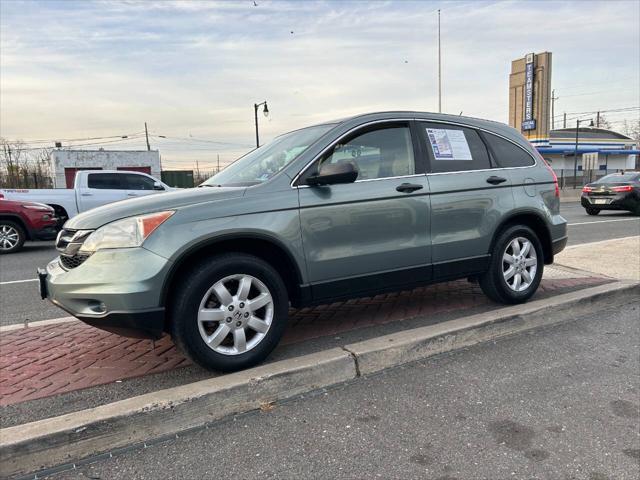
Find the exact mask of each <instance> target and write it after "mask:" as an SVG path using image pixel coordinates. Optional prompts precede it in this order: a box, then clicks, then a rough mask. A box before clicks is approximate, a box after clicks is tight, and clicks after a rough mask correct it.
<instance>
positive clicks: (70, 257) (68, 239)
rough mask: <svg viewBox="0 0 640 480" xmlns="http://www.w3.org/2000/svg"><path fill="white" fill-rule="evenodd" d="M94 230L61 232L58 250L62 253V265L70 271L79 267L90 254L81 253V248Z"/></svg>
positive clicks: (65, 230) (66, 230)
mask: <svg viewBox="0 0 640 480" xmlns="http://www.w3.org/2000/svg"><path fill="white" fill-rule="evenodd" d="M91 233H92V230H71V229H64V230H61V231H60V233H59V234H58V238H57V239H56V249H57V250H58V252H60V265H62V267H63V268H65V269H67V270H70V269H72V268H76V267H79V266H80V265H82V263H83V262H84V261H85V260H86V259H87V258H89V256H90V254H84V253H80V252H79V250H80V247H82V244H83V243H84V241H85V240H86V239H87V237H88V236H89V235H91Z"/></svg>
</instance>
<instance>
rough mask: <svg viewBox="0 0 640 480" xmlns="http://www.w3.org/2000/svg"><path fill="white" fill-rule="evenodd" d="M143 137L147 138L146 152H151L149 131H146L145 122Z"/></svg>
mask: <svg viewBox="0 0 640 480" xmlns="http://www.w3.org/2000/svg"><path fill="white" fill-rule="evenodd" d="M144 135H145V137H146V138H147V151H149V150H151V145H149V130H147V122H144Z"/></svg>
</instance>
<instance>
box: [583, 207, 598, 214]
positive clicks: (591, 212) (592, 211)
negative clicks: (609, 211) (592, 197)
mask: <svg viewBox="0 0 640 480" xmlns="http://www.w3.org/2000/svg"><path fill="white" fill-rule="evenodd" d="M585 210H586V211H587V215H598V214H599V213H600V210H599V209H597V208H593V207H587V208H585Z"/></svg>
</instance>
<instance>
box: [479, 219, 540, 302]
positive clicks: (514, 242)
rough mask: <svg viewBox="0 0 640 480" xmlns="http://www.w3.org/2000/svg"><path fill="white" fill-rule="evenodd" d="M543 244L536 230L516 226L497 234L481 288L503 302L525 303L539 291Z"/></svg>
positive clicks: (482, 278) (495, 299) (494, 298)
mask: <svg viewBox="0 0 640 480" xmlns="http://www.w3.org/2000/svg"><path fill="white" fill-rule="evenodd" d="M543 255H544V254H543V251H542V245H541V243H540V240H539V239H538V236H537V235H536V234H535V232H534V231H533V230H531V229H530V228H529V227H527V226H525V225H514V226H511V227H509V228H507V229H506V230H504V231H503V232H501V233H500V234H499V235H498V238H497V239H496V241H495V244H494V247H493V251H492V254H491V261H490V265H489V269H488V270H487V271H486V272H485V273H484V274H483V275H481V276H480V278H479V283H480V287H481V288H482V291H483V292H484V293H485V295H487V296H488V297H489V298H490V299H492V300H494V301H496V302H500V303H508V304H515V303H522V302H525V301H527V300H528V299H529V298H531V296H532V295H533V294H534V293H535V292H536V290H537V289H538V286H539V285H540V280H541V279H542V272H543V270H544V256H543Z"/></svg>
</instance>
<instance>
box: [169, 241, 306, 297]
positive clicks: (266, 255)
mask: <svg viewBox="0 0 640 480" xmlns="http://www.w3.org/2000/svg"><path fill="white" fill-rule="evenodd" d="M219 253H246V254H249V255H254V256H256V257H258V258H261V259H262V260H264V261H265V262H267V263H269V264H270V265H271V266H272V267H273V268H275V269H276V271H277V272H278V273H279V274H280V277H281V278H282V281H283V282H284V283H285V285H286V287H287V293H288V294H289V299H290V301H291V303H292V304H293V305H298V304H300V303H301V302H302V301H303V298H302V296H303V292H302V288H301V285H302V272H301V271H300V267H299V265H298V263H297V262H296V261H295V259H294V256H293V255H292V253H291V252H290V250H289V249H288V248H287V247H285V246H284V245H283V244H282V242H280V241H279V240H277V239H275V238H272V237H270V236H268V235H260V234H254V233H252V234H237V235H236V234H231V235H222V236H217V237H215V238H210V239H206V240H203V241H201V242H198V243H196V244H195V245H193V246H191V247H190V248H189V249H187V250H186V251H185V252H183V253H181V254H180V256H179V257H178V258H177V259H176V260H175V261H174V262H173V265H172V267H171V269H170V270H169V273H168V275H167V278H166V279H165V282H164V284H163V287H162V292H161V297H160V301H161V306H164V307H165V308H167V307H168V306H169V304H170V302H171V299H170V296H169V291H170V290H171V287H172V286H173V285H175V284H176V282H177V281H179V279H180V277H181V276H182V275H184V274H185V273H186V272H187V271H189V269H191V268H192V267H193V266H194V265H196V263H197V262H198V261H200V260H201V259H202V258H203V257H210V256H213V255H215V254H219Z"/></svg>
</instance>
